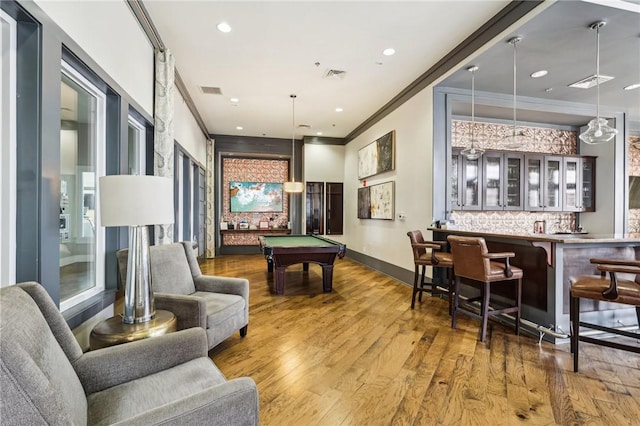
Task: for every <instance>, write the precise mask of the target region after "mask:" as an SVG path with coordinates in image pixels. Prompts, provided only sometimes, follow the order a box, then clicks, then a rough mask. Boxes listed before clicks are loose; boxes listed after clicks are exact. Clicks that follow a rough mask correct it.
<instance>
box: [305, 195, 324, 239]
mask: <svg viewBox="0 0 640 426" xmlns="http://www.w3.org/2000/svg"><path fill="white" fill-rule="evenodd" d="M306 213H307V218H306V219H307V220H306V222H307V223H306V225H307V226H306V233H307V234H313V235H323V234H324V182H307V190H306Z"/></svg>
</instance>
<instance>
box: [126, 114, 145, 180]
mask: <svg viewBox="0 0 640 426" xmlns="http://www.w3.org/2000/svg"><path fill="white" fill-rule="evenodd" d="M145 133H146V127H145V125H144V124H142V123H141V122H140V121H139V120H138V119H137V118H135V117H134V116H133V115H131V114H129V128H128V139H129V144H128V150H129V155H128V158H129V174H130V175H144V174H146V173H145V170H146V162H145V158H146V143H145V142H146V137H145Z"/></svg>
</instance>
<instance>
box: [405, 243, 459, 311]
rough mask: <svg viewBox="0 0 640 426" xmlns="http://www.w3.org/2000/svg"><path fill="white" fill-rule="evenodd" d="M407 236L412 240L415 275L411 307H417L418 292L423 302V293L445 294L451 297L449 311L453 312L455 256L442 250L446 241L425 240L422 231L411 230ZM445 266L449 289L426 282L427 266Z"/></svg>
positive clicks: (419, 298)
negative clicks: (452, 292) (452, 294)
mask: <svg viewBox="0 0 640 426" xmlns="http://www.w3.org/2000/svg"><path fill="white" fill-rule="evenodd" d="M407 236H408V237H409V240H410V241H411V250H412V252H413V263H414V268H415V269H414V275H413V292H412V294H411V309H413V308H414V307H415V303H416V294H417V295H418V300H419V301H420V302H422V293H423V292H427V293H431V295H432V296H435V295H439V294H445V295H447V298H448V299H449V313H451V306H452V304H451V290H452V287H453V286H452V282H453V272H452V270H453V256H452V255H451V253H446V252H442V251H437V250H440V249H441V248H442V247H444V246H446V245H447V243H446V242H444V241H425V240H424V237H423V236H422V232H421V231H409V232H407ZM427 266H431V267H433V268H445V269H447V276H448V279H449V286H448V289H446V290H443V289H441V288H438V286H437V285H436V284H435V283H433V282H431V283H429V282H425V272H426V267H427Z"/></svg>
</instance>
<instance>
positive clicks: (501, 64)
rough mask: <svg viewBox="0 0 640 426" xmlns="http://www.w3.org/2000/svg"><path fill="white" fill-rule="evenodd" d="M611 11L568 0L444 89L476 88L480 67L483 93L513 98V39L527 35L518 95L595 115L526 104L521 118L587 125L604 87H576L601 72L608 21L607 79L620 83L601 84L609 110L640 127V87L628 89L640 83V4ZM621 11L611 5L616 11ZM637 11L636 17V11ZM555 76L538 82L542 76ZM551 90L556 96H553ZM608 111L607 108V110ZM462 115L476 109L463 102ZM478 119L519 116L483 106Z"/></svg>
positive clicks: (520, 54) (520, 50) (458, 107)
mask: <svg viewBox="0 0 640 426" xmlns="http://www.w3.org/2000/svg"><path fill="white" fill-rule="evenodd" d="M607 3H608V4H609V6H604V5H601V4H597V3H594V2H579V1H560V2H557V3H555V4H553V5H552V6H550V7H549V8H547V9H546V10H544V11H542V12H541V13H540V14H539V15H537V16H536V17H535V18H533V19H531V20H530V21H528V22H527V23H525V24H524V25H522V26H521V27H520V28H518V29H517V30H514V31H512V32H510V33H509V34H508V35H506V36H505V37H503V38H502V39H501V40H499V41H498V42H497V43H495V44H494V45H493V46H492V47H490V48H489V49H488V50H486V51H485V52H483V53H482V54H480V55H479V56H478V57H476V58H473V59H472V60H470V61H468V62H467V63H465V64H464V65H463V66H461V67H460V69H459V70H458V71H456V72H455V73H454V74H452V75H450V76H449V77H448V78H447V79H445V80H444V81H443V82H441V83H440V86H446V87H453V88H460V89H467V90H468V89H469V88H470V87H471V73H470V72H469V71H467V68H468V67H469V66H470V65H476V66H478V70H477V71H476V73H475V74H476V77H475V88H476V90H477V91H478V92H477V93H482V92H490V93H501V94H505V95H507V96H508V97H509V99H510V102H512V100H513V45H511V44H509V43H508V40H509V39H511V38H512V37H514V36H519V37H521V38H522V40H521V41H520V42H519V43H517V46H516V49H517V61H516V64H517V80H516V82H517V97H516V100H518V99H520V100H524V99H523V98H527V97H528V98H536V99H541V100H543V101H544V102H550V103H553V102H559V101H560V102H572V103H582V104H588V105H592V106H593V108H592V111H590V113H589V114H588V115H586V116H585V115H581V114H570V113H567V114H558V113H553V114H549V113H546V112H545V111H544V110H542V111H533V110H527V109H526V108H527V106H526V105H523V104H526V102H522V103H521V104H520V105H518V111H517V118H518V120H519V121H520V120H522V121H530V122H538V123H551V124H563V125H572V126H580V125H584V124H586V123H587V122H588V121H589V120H590V119H591V118H593V116H594V115H595V113H596V106H595V104H596V99H597V89H596V87H593V88H591V89H578V88H572V87H568V85H569V84H571V83H574V82H576V81H578V80H581V79H583V78H585V77H589V76H593V75H595V73H596V31H595V30H591V29H590V28H589V26H590V24H592V23H594V22H597V21H605V22H606V25H605V26H604V27H602V28H601V29H600V74H601V75H606V76H612V77H615V78H614V79H613V80H610V81H607V82H603V83H601V84H600V105H601V109H607V110H612V111H618V112H619V111H622V112H626V113H627V114H629V118H630V120H633V121H640V88H637V89H634V90H623V88H624V87H626V86H629V85H631V84H636V83H640V2H638V1H634V2H628V1H627V2H624V1H609V2H607ZM612 5H613V6H617V7H611V6H612ZM634 11H635V12H634ZM539 70H546V71H548V74H547V75H546V76H544V77H540V78H532V77H531V74H532V73H533V72H535V71H539ZM549 88H551V89H552V90H550V91H547V89H549ZM605 107H607V108H605ZM453 110H454V114H462V115H468V114H470V107H469V105H468V104H466V103H464V104H463V103H457V104H455V105H454V107H453ZM476 115H477V116H479V117H487V118H511V117H513V112H512V105H508V106H507V105H505V106H504V107H498V106H495V105H494V106H485V105H482V104H480V105H477V108H476Z"/></svg>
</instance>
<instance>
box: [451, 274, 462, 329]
mask: <svg viewBox="0 0 640 426" xmlns="http://www.w3.org/2000/svg"><path fill="white" fill-rule="evenodd" d="M455 283H456V288H455V292H454V293H453V311H452V312H451V328H456V314H457V313H458V295H459V294H460V277H459V276H457V275H456V277H455Z"/></svg>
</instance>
